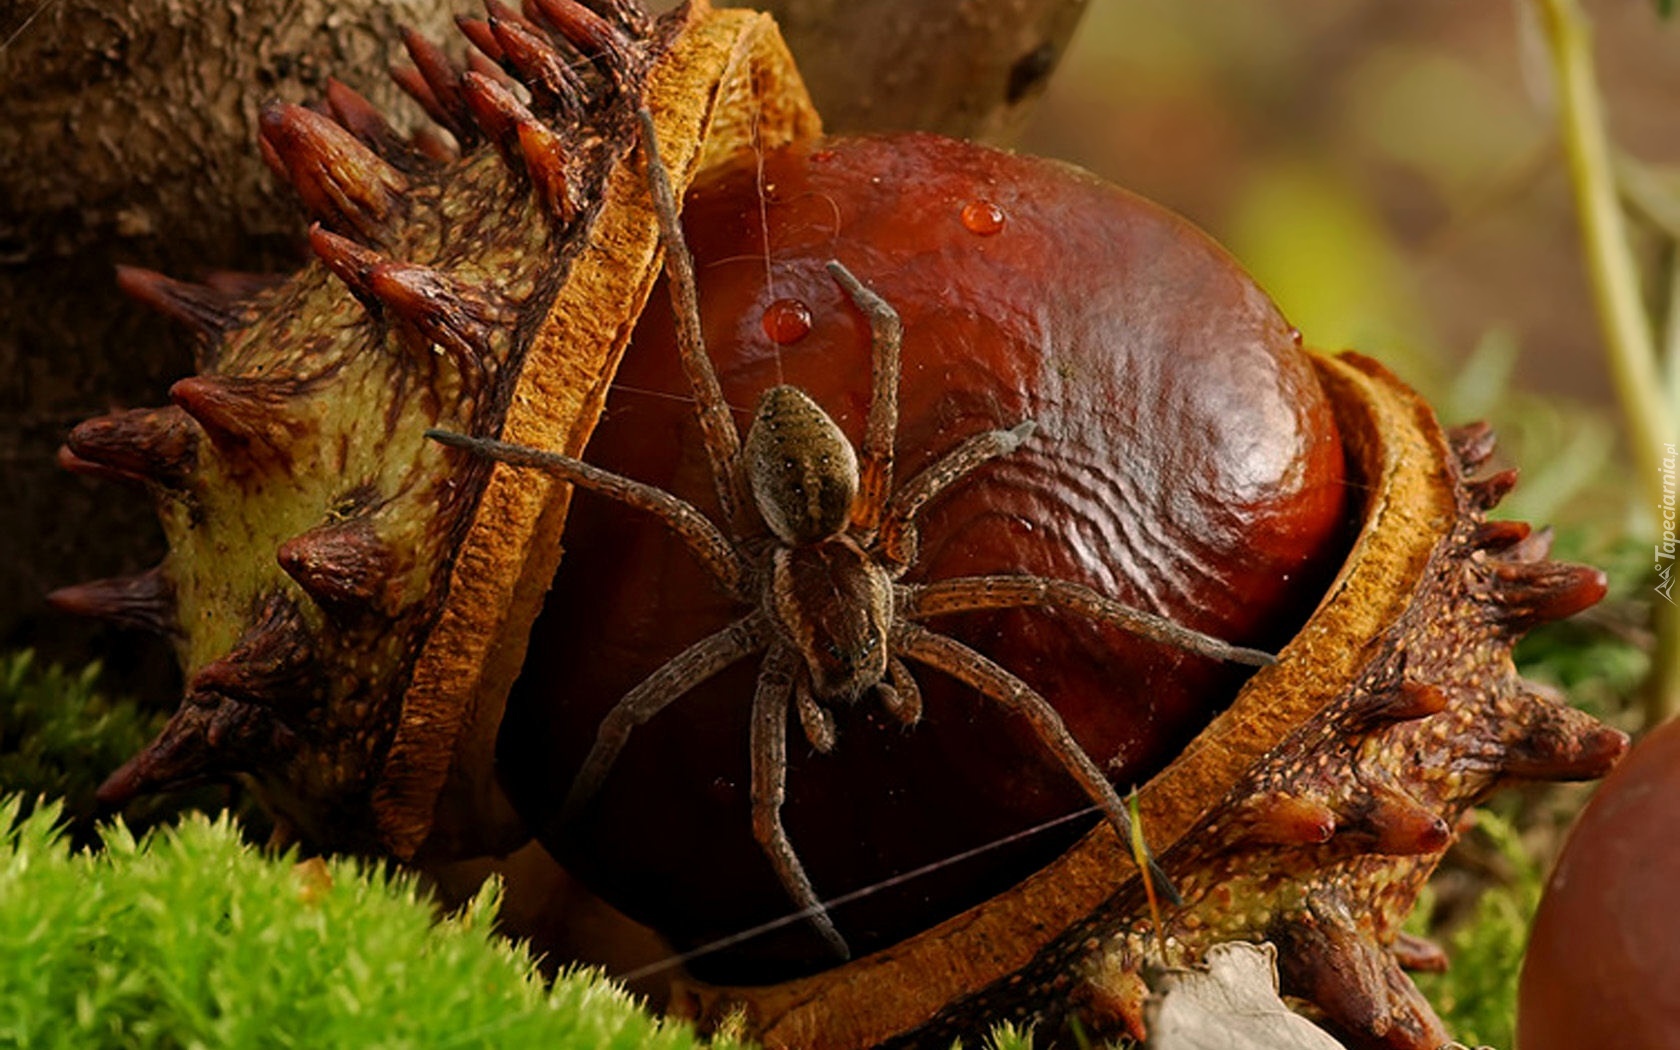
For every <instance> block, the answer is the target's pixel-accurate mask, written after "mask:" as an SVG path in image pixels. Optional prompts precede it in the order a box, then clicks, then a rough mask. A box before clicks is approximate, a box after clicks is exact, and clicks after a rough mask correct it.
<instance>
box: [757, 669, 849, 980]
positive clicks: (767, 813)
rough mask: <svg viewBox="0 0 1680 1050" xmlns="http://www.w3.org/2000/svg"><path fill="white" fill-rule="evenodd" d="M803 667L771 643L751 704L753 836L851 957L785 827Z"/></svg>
mask: <svg viewBox="0 0 1680 1050" xmlns="http://www.w3.org/2000/svg"><path fill="white" fill-rule="evenodd" d="M800 671H801V669H800V667H799V655H798V654H797V653H796V652H794V650H793V649H791V648H789V647H788V646H786V645H783V644H780V643H774V644H772V645H771V646H770V652H769V654H768V655H766V656H765V658H764V663H763V665H762V666H760V668H759V671H758V689H757V690H756V691H755V692H754V693H753V709H752V827H753V838H754V839H756V840H757V841H758V844H759V846H760V848H762V849H763V850H764V853H765V855H766V856H768V857H769V858H770V865H771V867H773V868H775V869H776V875H777V877H778V878H780V879H781V880H782V886H783V887H784V888H785V889H786V890H787V891H788V894H789V895H790V896H792V897H793V901H794V903H795V904H797V905H799V910H800V913H801V914H802V915H804V916H806V917H807V918H809V919H810V920H811V923H812V924H813V925H814V926H816V928H817V930H818V931H819V932H820V933H821V934H822V936H823V939H824V940H825V941H827V942H828V944H829V947H831V948H833V949H834V950H835V952H837V953H838V954H839V956H840V958H842V959H850V958H851V957H852V951H851V948H850V947H848V946H847V944H846V940H845V938H844V937H841V936H840V931H838V930H836V929H835V928H834V921H833V920H832V919H830V918H829V915H828V910H827V909H826V908H824V907H823V905H822V901H821V900H819V899H818V897H817V891H816V889H815V888H813V887H812V885H811V878H810V876H809V875H807V874H805V866H804V865H803V864H801V863H800V862H799V855H798V854H796V853H795V852H794V851H793V843H791V842H789V841H788V836H787V829H786V828H784V827H782V801H783V799H784V798H785V797H786V794H787V728H788V696H789V694H790V693H792V692H793V689H794V684H793V683H794V678H795V675H797V674H799V673H800Z"/></svg>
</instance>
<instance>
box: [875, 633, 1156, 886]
mask: <svg viewBox="0 0 1680 1050" xmlns="http://www.w3.org/2000/svg"><path fill="white" fill-rule="evenodd" d="M897 630H898V640H897V645H896V648H897V650H898V651H899V652H901V653H903V654H904V655H905V656H907V657H909V658H910V659H912V660H915V661H917V662H919V663H923V664H926V665H927V666H929V667H931V668H933V669H934V670H936V671H943V672H945V673H946V674H948V675H950V676H951V677H952V678H955V679H956V680H957V681H959V682H962V683H963V684H964V685H967V686H969V687H971V688H973V689H976V690H978V691H979V692H980V693H982V694H983V695H985V696H987V697H989V698H990V699H992V700H995V701H997V702H998V703H1000V704H1002V705H1003V706H1004V707H1006V708H1008V709H1009V710H1011V711H1014V712H1017V713H1018V714H1020V715H1022V716H1024V717H1025V718H1026V720H1027V723H1028V724H1029V725H1031V726H1032V729H1033V732H1034V733H1036V734H1038V739H1039V740H1040V741H1041V742H1043V744H1044V745H1045V746H1046V747H1048V748H1049V749H1050V753H1051V754H1053V755H1055V756H1056V758H1057V759H1058V760H1059V761H1060V762H1061V763H1062V768H1063V769H1065V770H1067V772H1068V773H1069V774H1070V775H1072V777H1073V778H1074V779H1075V780H1077V781H1078V782H1079V786H1080V787H1081V788H1083V789H1084V791H1085V794H1086V796H1087V797H1089V798H1090V799H1091V801H1092V802H1095V803H1096V804H1097V806H1098V807H1099V808H1101V809H1102V811H1103V814H1104V815H1105V816H1107V817H1108V820H1109V823H1111V824H1113V825H1114V829H1115V830H1116V831H1118V832H1119V833H1120V841H1121V842H1122V843H1127V844H1129V843H1130V842H1131V841H1132V820H1131V817H1130V815H1129V814H1128V813H1127V812H1126V804H1125V802H1123V801H1121V799H1120V796H1119V794H1118V793H1116V792H1115V790H1114V785H1112V784H1110V783H1109V782H1108V778H1107V777H1105V776H1103V774H1102V770H1100V769H1098V768H1097V764H1096V763H1095V762H1093V761H1091V756H1090V755H1087V754H1086V753H1085V749H1084V748H1082V747H1080V746H1079V741H1077V740H1075V739H1074V738H1073V734H1071V733H1069V732H1068V730H1067V726H1066V725H1064V724H1063V723H1062V717H1061V716H1060V715H1058V714H1057V713H1056V709H1055V708H1053V707H1051V706H1050V703H1049V701H1047V700H1045V699H1044V697H1042V696H1040V695H1038V693H1037V691H1035V690H1034V689H1033V688H1032V687H1031V686H1029V685H1027V683H1025V682H1023V681H1021V680H1020V679H1019V678H1017V677H1015V676H1014V675H1013V674H1010V673H1009V672H1008V671H1007V670H1005V669H1004V668H1003V667H1001V666H999V665H998V664H996V663H994V662H992V661H991V660H989V659H987V658H986V657H985V656H983V655H981V654H980V653H977V652H975V651H974V650H973V649H970V648H969V647H968V646H966V645H964V644H962V643H961V642H959V641H957V640H956V639H954V638H948V637H946V636H945V635H942V634H935V633H934V632H932V631H929V630H927V629H926V628H924V627H920V626H918V625H916V624H913V623H908V622H904V621H901V622H900V623H899V625H898V628H897ZM1147 849H1148V847H1147V846H1145V850H1146V853H1147ZM1146 864H1147V867H1148V878H1149V880H1150V881H1151V882H1153V883H1154V884H1155V887H1156V888H1157V889H1159V890H1161V891H1162V892H1163V893H1165V895H1166V896H1167V898H1168V899H1169V900H1171V901H1172V902H1173V903H1174V904H1181V903H1183V901H1182V898H1180V897H1179V895H1178V891H1177V890H1176V889H1175V888H1173V884H1172V881H1171V880H1170V879H1168V878H1167V873H1166V872H1164V871H1162V870H1161V866H1160V865H1159V864H1157V863H1156V862H1155V858H1154V856H1152V855H1146Z"/></svg>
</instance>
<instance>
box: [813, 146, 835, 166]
mask: <svg viewBox="0 0 1680 1050" xmlns="http://www.w3.org/2000/svg"><path fill="white" fill-rule="evenodd" d="M833 159H834V151H833V150H831V149H820V150H817V151H816V152H815V153H813V154H811V163H813V164H826V163H828V162H829V161H831V160H833Z"/></svg>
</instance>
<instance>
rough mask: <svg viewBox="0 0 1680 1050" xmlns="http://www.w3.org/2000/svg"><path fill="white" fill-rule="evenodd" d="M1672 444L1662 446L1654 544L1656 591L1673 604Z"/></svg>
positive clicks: (1673, 457) (1674, 548)
mask: <svg viewBox="0 0 1680 1050" xmlns="http://www.w3.org/2000/svg"><path fill="white" fill-rule="evenodd" d="M1674 459H1675V455H1674V446H1673V445H1671V444H1670V445H1664V446H1663V460H1662V506H1660V507H1658V508H1657V512H1658V514H1659V515H1661V522H1662V523H1661V527H1660V530H1659V531H1660V532H1661V533H1662V536H1661V538H1660V539H1658V540H1657V546H1656V562H1657V564H1656V572H1657V586H1656V592H1657V593H1658V594H1660V595H1662V596H1663V597H1664V598H1667V599H1668V602H1669V604H1670V605H1672V604H1674V554H1675V550H1676V547H1677V544H1676V541H1675V536H1674Z"/></svg>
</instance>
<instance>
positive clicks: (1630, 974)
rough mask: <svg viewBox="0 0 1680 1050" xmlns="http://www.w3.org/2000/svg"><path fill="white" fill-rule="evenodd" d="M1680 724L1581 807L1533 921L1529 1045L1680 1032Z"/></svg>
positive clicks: (1535, 1049) (1668, 1043) (1525, 1019)
mask: <svg viewBox="0 0 1680 1050" xmlns="http://www.w3.org/2000/svg"><path fill="white" fill-rule="evenodd" d="M1677 820H1680V722H1668V723H1665V724H1664V725H1661V726H1659V727H1657V728H1656V729H1654V730H1652V731H1651V733H1650V735H1649V736H1647V737H1646V738H1645V739H1644V740H1642V741H1641V742H1640V743H1639V746H1638V747H1635V748H1634V749H1633V750H1632V751H1630V752H1629V753H1628V755H1627V757H1626V758H1624V759H1622V761H1621V764H1620V765H1618V766H1617V767H1616V769H1615V771H1614V772H1612V773H1611V774H1610V776H1609V778H1607V779H1606V780H1605V781H1604V783H1603V784H1602V785H1600V786H1599V788H1598V791H1597V792H1596V793H1594V795H1593V798H1592V802H1591V803H1589V804H1588V806H1587V808H1586V809H1585V810H1583V811H1582V812H1581V815H1580V817H1578V818H1577V819H1576V821H1575V826H1574V828H1573V829H1572V830H1571V831H1570V833H1569V841H1568V842H1566V843H1565V844H1564V847H1563V852H1562V853H1561V854H1560V855H1559V856H1558V860H1557V865H1556V867H1555V868H1554V869H1553V871H1552V876H1551V880H1550V882H1549V883H1548V884H1547V886H1546V894H1545V896H1544V897H1543V898H1542V899H1541V901H1540V910H1539V912H1538V913H1537V914H1536V915H1535V917H1534V930H1533V933H1532V934H1531V935H1530V938H1529V946H1528V954H1527V955H1526V956H1525V957H1524V959H1523V971H1522V984H1521V987H1520V991H1519V994H1518V1009H1517V1040H1518V1043H1519V1044H1520V1045H1521V1046H1522V1047H1523V1048H1524V1050H1565V1048H1567V1050H1577V1048H1579V1047H1587V1046H1607V1047H1608V1046H1613V1047H1616V1048H1617V1050H1668V1048H1670V1047H1673V1046H1674V1045H1675V1040H1676V1039H1677V1038H1680V1035H1677V1033H1680V980H1677V979H1676V975H1677V974H1680V902H1677V900H1676V895H1677V894H1680V836H1677V835H1675V833H1674V829H1675V823H1676V821H1677Z"/></svg>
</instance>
